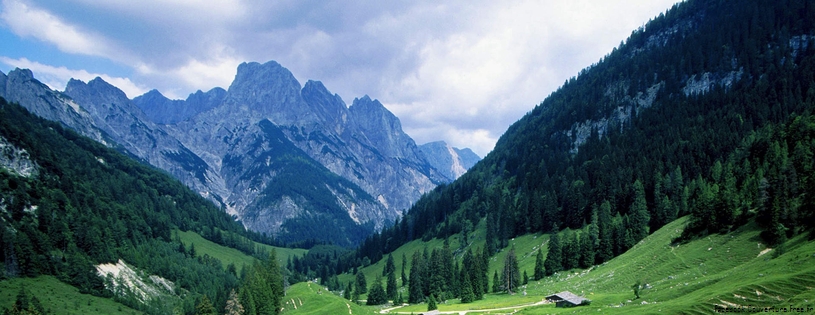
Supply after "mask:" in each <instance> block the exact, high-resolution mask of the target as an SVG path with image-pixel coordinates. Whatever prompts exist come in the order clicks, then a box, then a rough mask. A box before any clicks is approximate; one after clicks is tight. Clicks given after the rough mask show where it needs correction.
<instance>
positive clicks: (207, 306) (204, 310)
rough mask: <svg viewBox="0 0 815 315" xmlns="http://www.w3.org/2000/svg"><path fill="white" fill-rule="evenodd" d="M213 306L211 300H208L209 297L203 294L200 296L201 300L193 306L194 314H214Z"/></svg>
mask: <svg viewBox="0 0 815 315" xmlns="http://www.w3.org/2000/svg"><path fill="white" fill-rule="evenodd" d="M215 314H216V313H215V307H214V306H212V302H210V301H209V298H208V297H207V296H206V295H204V297H202V298H201V301H200V302H198V305H196V306H195V315H215Z"/></svg>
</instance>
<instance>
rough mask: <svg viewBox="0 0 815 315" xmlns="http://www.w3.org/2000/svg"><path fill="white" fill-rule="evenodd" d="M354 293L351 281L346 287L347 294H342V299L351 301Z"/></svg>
mask: <svg viewBox="0 0 815 315" xmlns="http://www.w3.org/2000/svg"><path fill="white" fill-rule="evenodd" d="M353 291H354V286H352V285H351V281H349V282H348V285H346V286H345V292H343V293H342V297H343V298H345V299H346V300H349V301H351V292H353Z"/></svg>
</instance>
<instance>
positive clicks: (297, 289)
mask: <svg viewBox="0 0 815 315" xmlns="http://www.w3.org/2000/svg"><path fill="white" fill-rule="evenodd" d="M283 303H284V305H283V313H282V314H291V315H299V314H345V313H346V312H348V314H354V315H359V314H362V315H364V314H378V310H379V308H374V307H370V306H360V305H356V304H354V303H351V302H350V301H347V300H345V299H343V298H342V297H341V296H337V295H335V294H333V293H331V292H329V291H327V290H326V288H325V287H322V286H320V285H319V284H316V283H311V282H305V283H298V284H295V285H292V286H291V287H289V289H288V290H287V291H286V296H285V297H283Z"/></svg>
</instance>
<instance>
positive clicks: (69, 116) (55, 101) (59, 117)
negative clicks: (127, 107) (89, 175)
mask: <svg viewBox="0 0 815 315" xmlns="http://www.w3.org/2000/svg"><path fill="white" fill-rule="evenodd" d="M0 96H2V97H3V98H5V99H6V100H7V101H9V102H14V103H18V104H20V105H23V106H25V107H26V108H27V109H28V111H30V112H32V113H34V114H36V115H38V116H40V117H43V118H45V119H48V120H53V121H58V122H61V123H62V124H63V125H65V126H68V127H69V128H72V129H74V130H76V131H78V132H79V133H81V134H83V135H85V136H86V137H89V138H91V139H94V140H96V141H99V142H101V143H105V144H108V145H111V144H112V143H115V142H112V141H111V139H110V138H109V137H108V136H107V134H105V132H104V131H102V130H100V129H99V128H97V127H96V125H95V124H94V122H93V118H92V117H91V115H90V113H88V112H87V111H85V110H84V109H83V108H81V107H80V106H79V104H77V103H76V102H74V101H73V100H72V99H71V98H70V97H67V96H65V95H64V94H62V93H59V92H56V91H52V90H51V89H49V88H48V86H46V85H45V84H42V83H41V82H40V81H37V80H36V79H34V74H33V73H32V72H31V70H28V69H15V70H13V71H11V72H9V74H8V76H6V75H2V76H0Z"/></svg>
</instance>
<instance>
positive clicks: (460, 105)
mask: <svg viewBox="0 0 815 315" xmlns="http://www.w3.org/2000/svg"><path fill="white" fill-rule="evenodd" d="M677 1H678V0H537V1H524V0H502V1H494V0H467V1H464V0H462V1H432V0H411V1H381V0H370V1H369V0H362V1H347V0H346V1H334V0H325V1H314V0H272V1H261V0H254V1H248V0H206V1H203V0H162V1H159V0H140V1H131V0H105V1H97V0H0V2H1V3H0V43H2V44H0V71H2V72H4V73H8V72H9V71H11V70H13V69H14V68H27V69H31V70H32V71H33V72H34V76H35V78H37V79H39V80H40V81H42V82H43V83H45V84H47V85H48V86H50V87H51V88H52V89H55V90H60V91H62V90H64V89H65V85H66V83H67V82H68V80H69V79H70V78H75V79H79V80H82V81H85V82H87V81H90V80H92V79H93V78H95V77H101V78H102V79H104V80H105V81H107V82H109V83H111V84H113V85H115V86H117V87H119V88H120V89H122V90H123V91H124V92H125V93H126V94H127V95H128V97H130V98H134V97H136V96H139V95H141V94H144V93H146V92H147V91H149V90H151V89H157V90H159V91H160V92H161V93H162V94H164V95H165V96H167V97H170V98H173V99H185V98H186V97H187V95H189V94H190V93H194V92H195V91H197V90H203V91H208V90H209V89H211V88H213V87H223V88H228V87H229V84H230V83H231V82H232V80H233V79H234V77H235V74H236V70H237V66H238V65H239V64H240V63H242V62H248V61H257V62H260V63H265V62H267V61H270V60H275V61H277V62H278V63H280V64H281V65H283V66H284V67H286V68H287V69H289V70H290V71H291V72H292V73H293V74H294V76H295V77H296V78H297V80H298V81H300V83H301V85H302V84H305V82H306V81H307V80H316V81H322V82H323V83H324V85H325V86H326V88H328V89H329V90H330V91H331V92H332V93H337V94H339V95H340V96H341V97H342V98H343V100H344V101H345V102H346V103H347V105H349V106H350V105H351V103H352V102H353V100H354V99H355V98H358V97H362V96H363V95H369V96H370V97H371V98H375V99H378V100H379V101H380V102H382V104H384V105H385V107H387V108H388V109H389V110H390V111H391V112H393V113H394V114H395V115H396V116H397V117H399V119H400V120H401V122H402V128H403V130H404V131H405V132H406V133H407V134H408V135H410V136H411V137H412V138H413V139H414V140H415V141H416V143H417V144H423V143H427V142H431V141H436V140H444V141H446V142H447V143H449V144H451V145H453V146H455V147H459V148H464V147H469V148H471V149H472V150H473V151H475V153H477V154H478V155H480V156H482V157H483V156H485V155H486V154H487V153H488V152H489V151H491V150H492V148H493V146H494V145H495V142H496V141H497V140H498V138H499V137H500V136H501V135H502V134H503V133H504V131H506V129H507V128H508V127H509V126H510V125H511V124H512V123H514V122H515V121H517V120H518V119H520V118H521V117H522V116H523V115H524V114H525V113H527V112H529V111H530V110H532V109H533V108H534V107H535V106H536V105H537V104H539V103H540V102H541V101H543V100H544V99H545V98H546V96H548V95H549V94H551V93H552V92H554V91H555V90H556V89H557V88H558V87H560V86H561V85H563V83H564V82H565V81H566V80H568V79H569V78H570V77H573V76H576V75H577V73H578V72H579V71H580V70H581V69H584V68H586V67H588V66H590V65H591V64H593V63H597V62H598V61H600V60H601V59H602V58H603V56H605V55H606V54H608V53H609V52H611V50H612V49H613V48H614V47H617V46H619V44H620V43H621V42H622V41H624V40H625V39H626V38H627V37H628V36H629V35H630V34H631V32H632V31H633V30H635V29H636V28H639V27H641V26H644V25H645V23H647V22H648V20H650V19H652V18H655V17H656V16H658V15H659V14H660V13H664V12H665V11H666V10H668V9H669V8H670V7H671V6H672V5H673V4H674V3H676V2H677Z"/></svg>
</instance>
